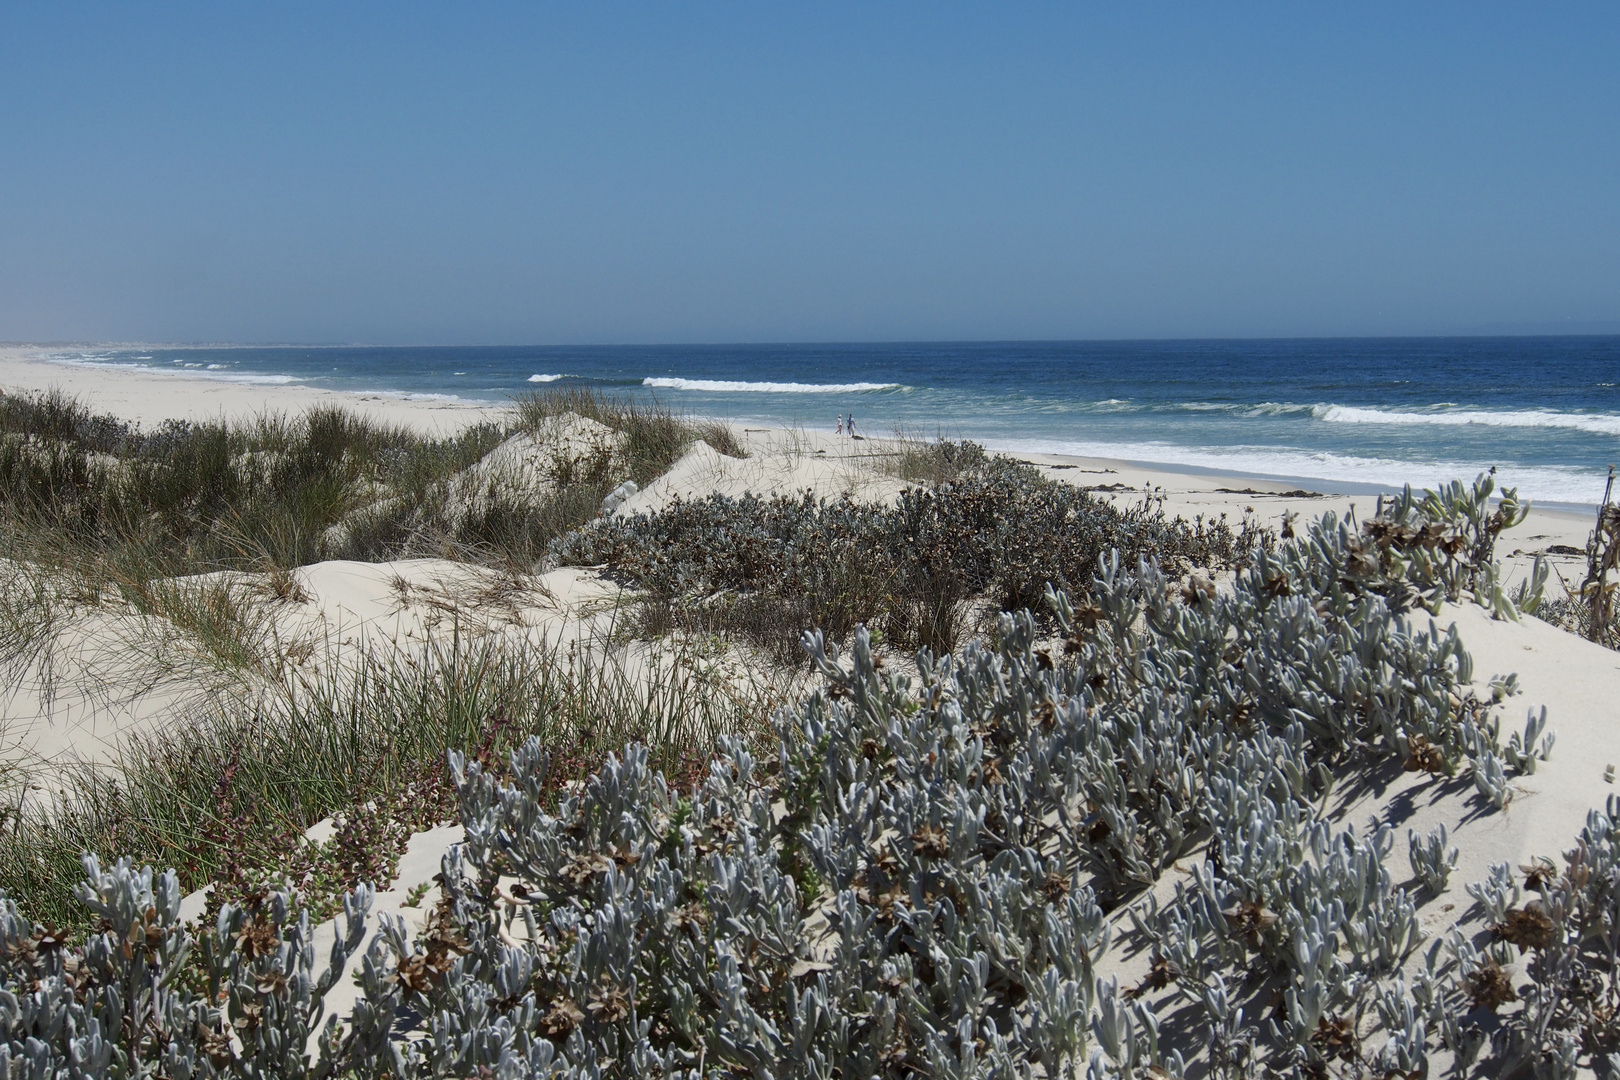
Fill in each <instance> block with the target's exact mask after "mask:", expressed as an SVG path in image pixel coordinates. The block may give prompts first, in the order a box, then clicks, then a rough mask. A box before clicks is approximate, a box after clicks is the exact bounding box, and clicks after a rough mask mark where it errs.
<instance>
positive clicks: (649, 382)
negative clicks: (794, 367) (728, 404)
mask: <svg viewBox="0 0 1620 1080" xmlns="http://www.w3.org/2000/svg"><path fill="white" fill-rule="evenodd" d="M641 385H642V386H651V387H654V388H656V389H660V390H707V391H709V392H711V393H754V394H854V393H859V392H861V391H863V390H899V389H901V386H900V384H899V383H873V382H853V383H798V382H729V381H727V380H724V379H674V378H662V377H659V378H646V379H642V380H641Z"/></svg>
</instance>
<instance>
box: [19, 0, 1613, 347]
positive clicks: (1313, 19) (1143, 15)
mask: <svg viewBox="0 0 1620 1080" xmlns="http://www.w3.org/2000/svg"><path fill="white" fill-rule="evenodd" d="M1617 57H1620V6H1617V5H1614V4H1612V3H1604V4H1598V3H1593V4H1586V5H1570V4H1551V5H1522V4H1519V5H1508V4H1490V3H1469V4H1449V5H1448V4H1439V3H1433V4H1428V3H1425V4H1411V3H1401V4H1388V5H1378V4H1354V5H1324V4H1308V5H1307V4H1278V5H1258V4H1254V5H1236V4H1230V5H1214V4H1187V5H1167V4H1129V5H1117V4H1115V5H1075V4H1062V5H1045V4H1038V3H1020V4H1014V5H991V4H974V5H957V4H941V3H930V4H917V5H907V4H873V3H862V4H851V5H837V4H815V5H786V4H758V3H754V4H737V5H689V4H614V3H596V4H589V5H567V6H550V5H542V4H513V5H477V4H465V5H448V4H446V5H412V4H405V3H391V4H386V5H374V6H371V5H363V4H344V5H332V4H311V5H307V6H304V5H297V4H277V5H248V4H240V5H238V4H198V5H195V6H187V5H179V4H137V3H119V4H107V5H90V4H52V5H46V4H37V5H23V4H16V3H13V4H8V5H6V7H5V9H4V16H3V18H0V339H8V340H146V341H242V342H292V341H308V342H332V341H342V342H375V343H430V342H433V343H475V342H476V343H536V344H538V343H583V342H674V341H807V340H808V341H816V340H843V341H848V340H928V339H973V338H979V339H985V338H988V339H1005V338H1095V337H1201V336H1298V335H1307V336H1308V335H1341V334H1344V335H1360V334H1433V333H1441V334H1444V333H1457V332H1464V333H1468V332H1476V333H1477V332H1509V333H1512V332H1541V331H1549V330H1565V331H1571V332H1581V331H1605V332H1607V331H1614V330H1620V60H1617Z"/></svg>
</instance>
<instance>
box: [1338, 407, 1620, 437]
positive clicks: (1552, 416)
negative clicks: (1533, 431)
mask: <svg viewBox="0 0 1620 1080" xmlns="http://www.w3.org/2000/svg"><path fill="white" fill-rule="evenodd" d="M1311 414H1312V415H1313V416H1315V417H1316V419H1318V420H1322V421H1324V422H1326V423H1329V424H1425V425H1437V426H1440V427H1464V426H1468V425H1478V426H1481V427H1503V428H1521V427H1522V428H1564V429H1566V430H1569V431H1586V432H1590V433H1592V434H1594V435H1620V416H1616V415H1615V414H1613V413H1575V412H1560V411H1558V410H1556V409H1514V410H1510V411H1503V412H1493V411H1490V410H1486V409H1458V410H1456V411H1454V412H1416V411H1413V410H1409V409H1363V408H1355V407H1352V406H1349V405H1318V406H1316V407H1315V408H1314V409H1312V410H1311Z"/></svg>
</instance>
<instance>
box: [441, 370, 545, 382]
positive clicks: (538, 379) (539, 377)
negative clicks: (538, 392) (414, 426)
mask: <svg viewBox="0 0 1620 1080" xmlns="http://www.w3.org/2000/svg"><path fill="white" fill-rule="evenodd" d="M456 374H457V375H459V374H461V372H459V371H458V372H456ZM565 377H566V376H563V375H530V376H529V381H530V382H556V381H557V380H558V379H561V378H565Z"/></svg>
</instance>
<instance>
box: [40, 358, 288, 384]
mask: <svg viewBox="0 0 1620 1080" xmlns="http://www.w3.org/2000/svg"><path fill="white" fill-rule="evenodd" d="M44 359H45V361H46V363H50V364H61V365H62V366H64V367H85V368H97V369H99V370H102V371H133V372H137V373H139V374H144V375H165V376H168V377H169V378H185V379H207V380H209V381H210V382H234V383H251V384H256V385H260V386H287V385H288V384H290V383H301V382H303V381H304V380H303V379H301V378H299V377H298V376H297V375H252V374H246V373H242V372H234V371H210V370H208V369H207V368H205V367H204V366H203V365H202V364H193V363H186V362H184V361H181V360H176V361H174V363H176V364H183V365H184V366H183V367H182V368H181V369H180V370H176V369H175V368H172V367H167V368H163V367H153V366H151V365H149V364H140V363H134V362H132V361H127V360H114V359H112V358H111V357H105V356H97V355H95V354H94V353H81V354H80V355H77V356H63V355H55V356H46V357H45V358H44Z"/></svg>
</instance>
